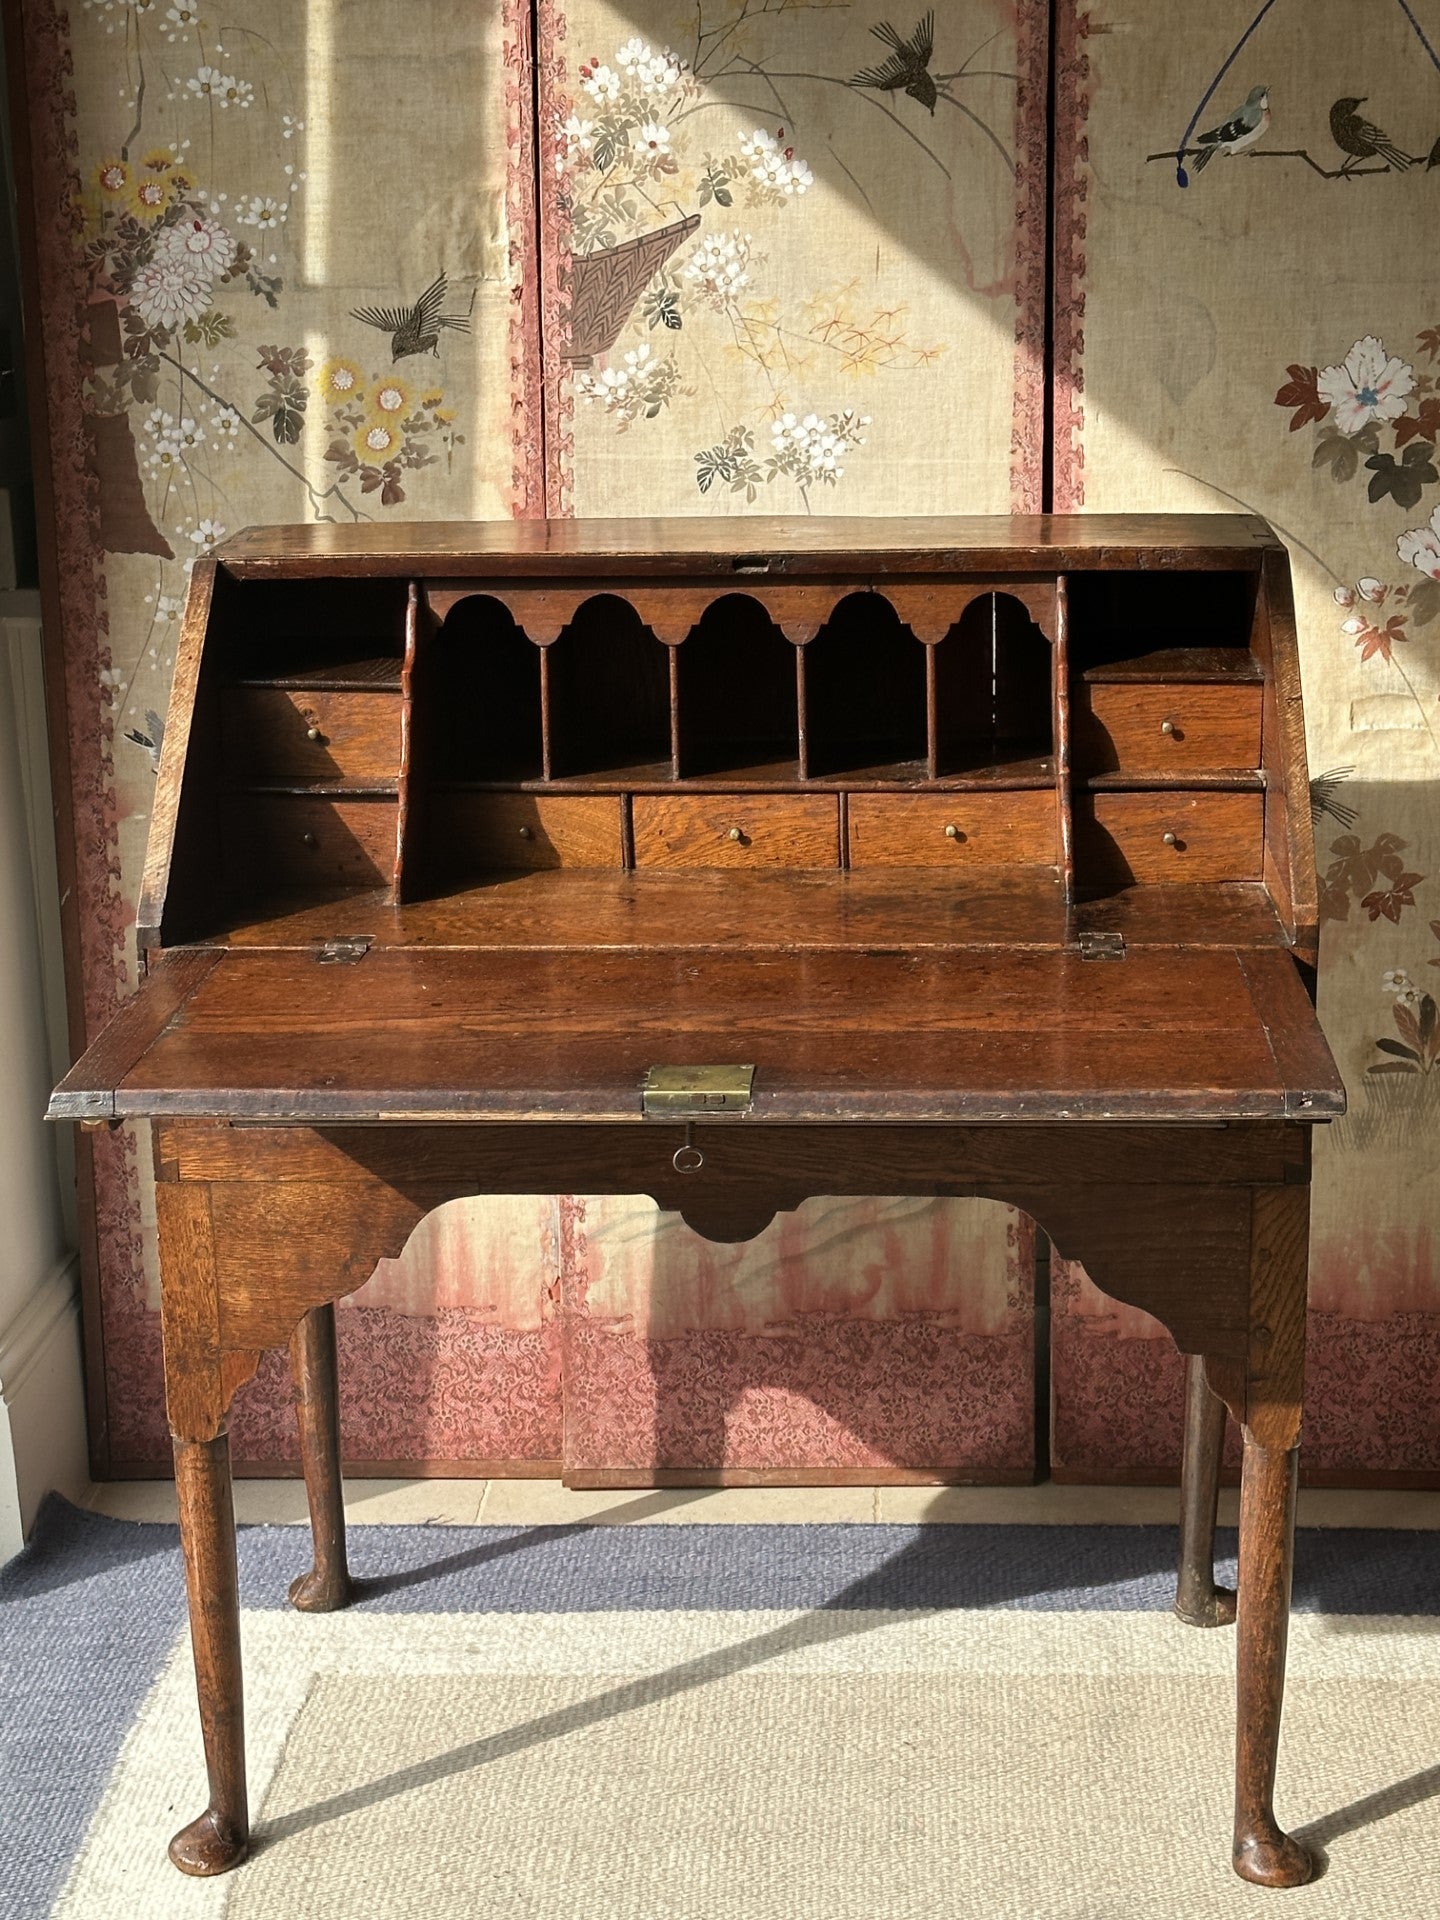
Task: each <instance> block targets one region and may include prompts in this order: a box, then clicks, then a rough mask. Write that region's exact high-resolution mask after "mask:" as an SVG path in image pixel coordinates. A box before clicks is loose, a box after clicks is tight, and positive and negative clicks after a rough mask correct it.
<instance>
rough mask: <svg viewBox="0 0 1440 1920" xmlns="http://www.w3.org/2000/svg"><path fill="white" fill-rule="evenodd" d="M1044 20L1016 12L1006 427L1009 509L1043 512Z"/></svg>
mask: <svg viewBox="0 0 1440 1920" xmlns="http://www.w3.org/2000/svg"><path fill="white" fill-rule="evenodd" d="M1049 60H1050V20H1049V14H1048V11H1047V9H1045V8H1044V7H1041V6H1038V5H1036V4H1034V0H1019V5H1018V6H1017V7H1016V10H1015V70H1016V72H1017V73H1018V74H1019V76H1020V80H1019V85H1018V87H1017V88H1016V94H1015V145H1016V155H1015V162H1016V164H1015V393H1014V398H1013V401H1012V414H1011V428H1010V510H1011V512H1012V513H1039V512H1040V511H1041V509H1042V508H1043V507H1044V504H1045V501H1044V433H1045V298H1046V273H1045V195H1046V189H1047V187H1048V184H1049V182H1048V179H1047V168H1048V162H1049V137H1048V135H1049V130H1048V128H1047V127H1046V124H1045V112H1046V95H1047V89H1048V82H1049Z"/></svg>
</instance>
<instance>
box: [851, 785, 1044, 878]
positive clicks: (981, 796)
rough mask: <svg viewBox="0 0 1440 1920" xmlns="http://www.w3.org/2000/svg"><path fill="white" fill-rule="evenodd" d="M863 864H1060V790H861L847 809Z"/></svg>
mask: <svg viewBox="0 0 1440 1920" xmlns="http://www.w3.org/2000/svg"><path fill="white" fill-rule="evenodd" d="M847 811H848V814H849V822H850V833H849V854H850V865H851V867H852V868H855V867H941V866H943V867H948V868H950V869H951V871H954V870H956V869H969V868H971V867H1026V866H1040V867H1055V866H1056V865H1057V862H1058V857H1059V846H1058V840H1059V834H1058V828H1057V824H1056V819H1055V796H1054V793H1053V792H1049V793H1047V792H1041V791H1031V792H1024V793H955V794H933V793H924V794H919V793H917V794H903V795H902V794H868V793H854V794H851V796H850V804H849V807H848V809H847Z"/></svg>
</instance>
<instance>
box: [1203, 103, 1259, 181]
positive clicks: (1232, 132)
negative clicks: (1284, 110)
mask: <svg viewBox="0 0 1440 1920" xmlns="http://www.w3.org/2000/svg"><path fill="white" fill-rule="evenodd" d="M1269 128H1270V89H1269V88H1268V87H1252V88H1251V89H1250V91H1249V93H1248V94H1247V95H1246V97H1245V104H1244V106H1243V107H1241V109H1240V111H1239V112H1238V113H1233V114H1231V116H1230V118H1229V119H1228V120H1222V121H1221V123H1220V125H1219V126H1218V127H1212V128H1211V129H1210V131H1209V133H1199V134H1197V135H1196V136H1195V145H1196V147H1197V148H1198V152H1197V153H1196V155H1195V171H1196V173H1202V172H1203V171H1204V169H1205V168H1206V167H1208V166H1209V164H1210V162H1211V161H1212V160H1213V159H1214V158H1215V156H1216V154H1217V153H1244V151H1245V149H1246V148H1247V147H1253V146H1254V145H1255V142H1256V141H1257V140H1261V139H1263V138H1264V136H1265V134H1266V133H1267V132H1268V131H1269Z"/></svg>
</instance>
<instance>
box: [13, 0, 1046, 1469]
mask: <svg viewBox="0 0 1440 1920" xmlns="http://www.w3.org/2000/svg"><path fill="white" fill-rule="evenodd" d="M917 11H918V10H917ZM15 13H16V19H15V25H14V30H13V34H12V45H13V51H12V65H14V67H15V68H16V72H15V81H16V86H17V93H18V95H19V96H20V97H22V98H26V99H28V102H29V110H28V129H27V135H26V141H25V144H24V152H23V154H22V158H23V159H24V160H25V161H26V162H28V165H29V167H30V170H31V172H32V175H33V178H32V180H31V182H30V183H29V186H30V191H29V193H28V195H27V206H28V210H29V211H30V212H31V215H32V220H33V229H34V245H35V255H36V259H37V262H38V269H39V273H38V279H39V285H38V288H37V293H38V300H39V308H40V311H41V312H42V314H43V315H44V322H45V324H44V328H43V340H42V341H41V342H39V351H40V358H41V360H42V365H41V366H40V367H39V368H38V369H37V374H38V375H39V377H40V378H41V381H42V384H43V389H44V394H45V398H46V401H47V404H48V409H49V428H48V437H49V442H50V454H51V466H52V471H53V484H54V491H55V508H56V522H57V528H58V533H59V556H60V560H59V573H58V579H57V581H56V582H55V583H54V586H55V592H56V595H57V596H58V598H57V604H58V606H59V608H60V611H61V616H62V617H61V621H60V630H59V632H58V633H57V634H55V636H54V640H55V649H56V658H57V662H58V663H59V666H60V669H61V675H62V677H63V693H64V718H63V723H62V724H61V726H60V729H59V731H60V732H61V734H62V736H63V738H64V741H65V743H66V745H67V746H68V750H69V754H70V768H69V777H70V784H71V790H72V795H73V825H74V843H75V885H74V889H73V892H72V895H71V912H72V922H73V930H74V935H75V942H76V945H77V950H78V952H79V954H80V957H81V962H82V965H81V967H80V971H79V974H78V976H77V978H79V979H80V980H81V981H82V982H83V1007H81V1008H79V1009H77V1012H78V1014H79V1018H78V1020H77V1034H78V1033H79V1032H80V1031H83V1030H86V1029H88V1030H91V1031H93V1030H94V1028H95V1027H96V1026H98V1024H99V1023H100V1022H101V1021H102V1020H103V1019H104V1017H105V1016H106V1014H107V1013H108V1011H109V1010H110V1008H111V1007H112V1006H113V1004H114V1003H115V1000H116V999H117V998H118V997H119V996H121V995H123V994H124V993H125V992H126V991H128V990H129V988H130V987H131V986H132V985H133V981H134V958H133V941H132V937H131V933H130V928H131V922H132V918H133V901H134V898H135V892H136V887H137V883H138V878H139V870H140V861H141V855H142V851H143V844H144V839H145V832H146V827H147V824H148V822H147V815H148V811H149V796H150V792H151V787H152V782H153V769H154V764H155V757H156V753H157V750H158V745H159V738H160V731H161V728H162V725H163V714H164V708H165V692H166V686H167V682H168V677H169V673H170V667H171V659H172V654H173V646H174V636H175V628H176V620H177V616H178V612H179V607H180V601H181V597H182V594H183V591H184V584H185V577H186V562H187V561H188V560H189V559H191V558H193V557H194V556H195V555H197V554H199V553H203V552H205V551H207V550H208V549H209V548H210V547H211V546H213V545H214V543H215V542H216V541H217V540H219V539H220V538H222V537H223V530H224V529H226V528H235V527H238V526H241V525H244V524H246V523H247V522H253V521H275V520H285V519H296V518H298V519H304V518H312V517H322V516H323V517H343V518H346V519H359V518H362V517H372V518H377V519H383V518H404V517H415V518H434V519H443V518H454V519H464V518H468V517H476V516H486V515H506V514H515V515H527V514H534V513H538V512H541V511H546V510H548V511H549V512H550V513H552V514H563V513H572V512H573V513H587V514H594V513H600V512H611V513H616V512H627V513H637V512H645V513H653V512H663V513H678V512H691V513H717V512H737V511H740V512H743V511H745V510H746V509H747V508H749V507H751V506H752V505H753V506H755V507H763V508H764V509H765V510H769V511H780V512H801V513H803V512H807V511H815V512H818V511H825V510H839V511H852V512H853V511H872V512H894V513H902V512H918V511H926V512H933V511H942V510H946V509H955V508H962V507H963V508H971V509H990V510H1001V511H1003V510H1005V509H1006V508H1008V507H1011V506H1015V507H1022V508H1031V507H1034V506H1037V505H1038V504H1039V500H1040V482H1041V449H1042V436H1041V424H1042V417H1043V398H1044V396H1043V355H1042V347H1043V333H1044V259H1043V253H1044V202H1043V196H1044V176H1045V165H1044V138H1045V128H1044V108H1045V87H1046V81H1045V74H1046V58H1047V51H1046V35H1045V27H1044V20H1045V9H1044V8H1040V7H1031V8H1027V9H1023V10H1021V12H1020V14H1019V17H1018V24H1017V15H1016V10H1015V9H1014V8H1012V7H1009V6H1006V5H1001V4H994V3H993V0H974V4H966V5H965V6H964V7H961V8H955V9H950V8H946V9H944V10H943V12H942V14H941V17H940V18H939V19H938V20H936V21H935V22H934V23H933V25H932V23H931V22H930V19H929V16H928V15H926V16H925V17H924V18H920V19H912V18H911V17H910V15H909V14H906V15H905V16H903V17H899V18H892V17H891V15H890V13H889V11H888V10H887V9H886V8H885V7H884V6H879V5H873V4H869V3H868V0H866V3H865V4H856V5H847V6H842V5H838V4H837V5H830V4H826V3H825V0H809V3H808V4H806V5H803V6H801V5H798V4H794V5H792V4H790V3H789V0H778V4H777V0H718V3H710V0H707V3H706V4H702V5H700V6H699V7H696V6H685V7H674V6H671V7H668V8H658V7H655V6H651V5H648V4H647V5H643V6H642V5H638V4H637V5H635V6H630V7H626V6H618V7H601V6H598V5H589V4H582V5H580V6H578V7H567V8H564V9H560V8H557V7H553V6H551V5H550V4H548V0H541V4H539V5H538V7H536V8H534V9H532V7H531V6H530V5H529V4H523V5H522V4H514V3H508V4H505V5H503V6H494V7H473V8H468V9H460V10H457V9H455V8H454V7H445V8H442V7H440V6H438V5H436V4H434V0H422V3H412V4H411V5H409V6H407V7H405V8H404V9H400V8H380V7H358V6H355V5H349V6H345V5H341V4H340V0H305V3H304V4H282V3H281V0H268V3H267V0H241V4H239V5H237V6H236V7H234V8H230V9H227V10H226V12H225V15H224V20H223V23H222V20H221V16H218V15H216V16H214V17H213V18H212V17H211V12H210V10H204V9H196V8H189V7H169V6H167V5H163V4H161V3H160V0H154V3H153V4H144V0H93V3H92V4H90V5H85V6H80V7H76V8H75V9H73V10H72V12H71V14H70V15H69V17H68V19H67V18H66V17H65V16H62V15H61V14H59V13H58V12H57V11H56V10H54V8H53V7H52V6H51V5H50V4H49V0H26V3H25V5H24V6H23V7H21V8H18V9H16V10H15ZM532 13H533V14H534V15H535V16H536V20H535V23H534V24H535V26H536V28H537V29H538V30H537V31H536V35H535V37H536V44H538V45H539V47H540V48H541V50H542V61H541V66H540V70H539V73H538V76H537V74H536V71H535V68H534V65H533V63H532V60H531V57H530V47H531V42H532ZM537 81H538V84H537ZM442 275H443V276H444V281H443V285H442V284H441V283H440V282H441V276H442ZM542 321H543V328H542ZM542 332H543V343H542ZM542 344H543V351H542ZM542 380H543V383H544V389H545V394H544V407H543V414H542V409H541V406H540V398H539V397H540V386H541V383H542ZM92 1146H93V1158H94V1166H95V1210H94V1219H93V1235H94V1237H93V1242H92V1245H91V1246H90V1247H89V1249H88V1250H87V1271H88V1281H89V1291H90V1299H89V1303H88V1306H89V1311H88V1315H87V1321H88V1327H89V1330H90V1339H91V1349H90V1359H91V1389H92V1401H93V1409H94V1414H95V1442H96V1454H97V1460H98V1462H99V1463H100V1464H101V1465H102V1466H104V1467H108V1468H109V1469H111V1470H126V1469H132V1470H135V1469H138V1470H144V1469H146V1468H154V1467H159V1466H161V1465H162V1464H163V1462H164V1460H165V1459H166V1456H167V1451H168V1449H167V1445H166V1437H165V1421H164V1413H163V1408H162V1406H161V1403H160V1393H159V1370H158V1341H159V1334H158V1319H157V1316H156V1311H155V1307H156V1298H155V1275H154V1262H153V1252H152V1251H151V1249H150V1235H149V1227H148V1209H149V1197H148V1180H147V1177H146V1175H145V1173H144V1171H143V1168H144V1161H145V1154H146V1151H147V1149H146V1147H145V1145H144V1144H143V1143H142V1144H141V1146H140V1148H139V1150H138V1153H137V1151H136V1149H135V1148H134V1147H133V1145H131V1144H130V1143H128V1142H127V1141H126V1140H125V1139H124V1138H123V1137H122V1136H119V1135H116V1136H103V1137H100V1138H99V1139H97V1140H95V1141H94V1142H93V1143H92ZM1030 1249H1031V1237H1030V1233H1029V1229H1028V1225H1027V1224H1026V1223H1023V1222H1021V1221H1018V1220H1017V1219H1016V1218H1015V1216H1013V1215H1010V1214H1007V1213H1005V1212H1003V1211H1001V1210H999V1209H985V1208H980V1207H968V1208H959V1207H953V1206H952V1207H939V1208H916V1207H914V1206H912V1205H909V1204H906V1205H899V1204H895V1205H891V1206H883V1205H882V1206H878V1207H877V1206H870V1207H859V1206H854V1205H848V1206H836V1207H830V1208H825V1207H819V1208H815V1207H812V1208H808V1209H806V1210H805V1211H804V1212H803V1213H802V1214H801V1215H800V1216H797V1217H796V1218H795V1219H794V1220H790V1221H782V1222H780V1223H779V1224H778V1225H777V1226H776V1227H774V1228H772V1229H771V1230H770V1232H769V1233H768V1234H767V1235H766V1236H764V1237H763V1238H762V1239H761V1240H760V1241H758V1242H756V1243H755V1244H754V1245H753V1246H752V1247H750V1248H745V1249H712V1248H709V1247H707V1246H706V1245H705V1244H704V1243H701V1242H698V1241H695V1240H694V1239H693V1237H692V1236H690V1235H689V1234H688V1233H686V1232H684V1231H683V1230H681V1229H679V1228H678V1227H677V1226H676V1225H675V1223H673V1222H669V1223H664V1224H663V1225H662V1224H659V1223H657V1222H656V1221H655V1220H654V1218H653V1215H652V1216H651V1217H645V1214H644V1212H643V1210H642V1211H641V1212H640V1213H638V1214H637V1212H636V1210H635V1209H634V1208H630V1209H626V1208H623V1207H622V1208H613V1207H612V1208H609V1209H600V1208H597V1207H596V1206H595V1205H593V1204H592V1205H589V1206H587V1205H586V1204H585V1203H584V1202H583V1201H574V1202H565V1203H562V1204H561V1205H560V1206H559V1207H551V1206H549V1205H543V1204H540V1203H537V1202H535V1201H532V1200H526V1201H514V1202H509V1203H503V1202H497V1203H491V1204H488V1205H484V1206H482V1205H480V1204H479V1203H473V1204H466V1205H462V1206H458V1207H455V1208H451V1209H447V1210H445V1211H443V1212H442V1213H440V1214H438V1215H436V1216H434V1217H432V1219H430V1220H429V1221H427V1222H426V1223H425V1225H424V1227H423V1228H422V1229H421V1231H420V1232H419V1233H418V1234H417V1236H416V1239H415V1240H414V1241H413V1242H412V1244H411V1246H410V1247H409V1248H408V1249H407V1250H406V1253H405V1255H404V1256H403V1258H402V1259H401V1260H399V1261H397V1262H394V1263H390V1264H389V1265H387V1267H386V1268H384V1269H382V1271H381V1272H379V1273H378V1274H377V1275H376V1276H375V1278H374V1279H373V1280H372V1281H371V1282H370V1283H369V1284H368V1285H367V1286H366V1287H365V1288H364V1289H362V1290H361V1292H360V1293H359V1294H358V1295H357V1296H355V1298H354V1299H353V1300H352V1301H351V1302H350V1303H349V1304H348V1305H347V1306H346V1307H345V1308H344V1309H343V1310H342V1312H341V1315H340V1323H341V1339H342V1362H343V1371H344V1377H345V1397H344V1422H345V1445H346V1451H347V1455H348V1456H349V1458H350V1459H351V1461H352V1462H369V1463H372V1464H381V1465H383V1464H396V1465H398V1464H406V1465H412V1464H416V1463H421V1462H427V1461H428V1462H433V1463H444V1462H455V1461H463V1462H465V1463H468V1464H469V1465H471V1466H479V1467H482V1468H483V1467H485V1466H487V1465H497V1466H500V1467H502V1468H504V1469H508V1470H515V1469H521V1470H523V1469H524V1468H525V1467H526V1466H529V1467H530V1468H532V1469H536V1468H542V1467H544V1466H545V1465H547V1464H551V1463H553V1462H554V1461H556V1460H557V1459H558V1458H559V1457H560V1456H561V1452H562V1446H561V1428H562V1414H563V1417H564V1419H565V1421H566V1422H567V1424H568V1427H569V1432H570V1436H571V1441H570V1445H569V1446H568V1448H567V1450H566V1453H567V1461H568V1463H569V1464H570V1465H571V1466H572V1467H573V1468H574V1469H575V1471H576V1472H577V1473H578V1474H581V1475H583V1474H584V1473H585V1472H586V1471H587V1470H590V1471H592V1472H596V1473H600V1474H602V1475H603V1474H604V1473H606V1472H616V1473H618V1474H620V1475H621V1476H622V1477H623V1476H624V1475H626V1474H627V1473H628V1474H632V1475H633V1474H638V1475H639V1476H640V1477H644V1475H645V1473H646V1472H647V1471H648V1470H649V1469H650V1468H652V1467H653V1466H654V1465H655V1464H656V1463H657V1462H658V1463H659V1464H661V1465H669V1466H671V1467H685V1466H689V1465H693V1464H699V1465H701V1466H704V1467H708V1468H716V1467H719V1466H723V1467H725V1468H726V1469H727V1470H730V1469H733V1470H734V1471H735V1472H736V1473H737V1474H739V1475H741V1476H742V1477H743V1476H746V1475H752V1474H757V1473H758V1474H761V1475H764V1474H768V1473H776V1472H787V1473H788V1472H791V1471H795V1470H800V1471H802V1472H810V1473H817V1474H822V1475H831V1476H839V1477H845V1476H850V1477H854V1478H859V1479H866V1478H871V1477H876V1476H881V1477H883V1476H884V1475H885V1474H886V1473H890V1472H893V1473H897V1474H900V1475H902V1476H903V1475H904V1474H905V1473H906V1472H908V1471H914V1470H917V1469H918V1468H920V1467H922V1466H934V1465H935V1464H937V1463H938V1464H940V1465H941V1466H943V1467H945V1468H947V1469H948V1470H950V1471H951V1472H954V1473H957V1474H963V1473H966V1472H973V1473H976V1474H980V1475H983V1476H986V1477H990V1476H1000V1475H1005V1474H1010V1475H1015V1474H1022V1473H1024V1472H1026V1471H1027V1470H1028V1468H1029V1466H1030V1462H1031V1459H1032V1438H1031V1417H1030V1416H1031V1398H1032V1389H1031V1384H1030V1382H1031V1344H1032V1340H1031V1287H1030V1267H1031V1252H1030ZM962 1277H963V1278H964V1279H965V1280H966V1282H967V1283H968V1284H967V1286H966V1287H965V1288H963V1289H962V1286H961V1280H962ZM800 1328H804V1329H805V1332H806V1338H805V1340H804V1341H797V1340H796V1339H795V1338H793V1335H794V1333H795V1331H796V1330H797V1329H800ZM562 1346H563V1352H564V1363H565V1369H566V1372H567V1374H568V1376H569V1387H570V1391H569V1394H568V1397H567V1399H566V1402H565V1405H564V1407H563V1409H562V1397H561V1384H560V1383H561V1370H562V1369H561V1359H562ZM675 1381H687V1382H689V1383H691V1384H694V1383H696V1382H699V1381H703V1382H704V1383H706V1384H707V1385H708V1387H709V1389H710V1390H711V1393H710V1400H709V1402H707V1404H706V1407H705V1408H704V1409H703V1410H697V1414H696V1417H695V1419H694V1421H692V1422H691V1424H690V1425H688V1426H686V1425H684V1424H683V1423H682V1424H681V1425H680V1426H679V1427H678V1428H677V1427H676V1426H675V1424H674V1422H673V1421H672V1420H671V1419H670V1418H669V1416H668V1415H667V1414H666V1413H665V1411H664V1409H665V1408H666V1406H667V1405H668V1404H669V1403H670V1396H669V1393H668V1389H667V1387H666V1382H675ZM967 1389H968V1391H967ZM691 1397H692V1396H691V1395H690V1394H689V1393H687V1395H686V1398H687V1399H690V1398H691ZM617 1408H620V1409H623V1410H624V1411H623V1412H622V1413H619V1414H617V1411H616V1410H617ZM647 1409H648V1411H647ZM697 1409H698V1399H697ZM234 1429H235V1441H236V1447H237V1452H238V1454H239V1455H240V1456H241V1457H242V1458H245V1459H248V1460H249V1461H251V1462H252V1463H256V1462H262V1463H263V1462H265V1461H267V1460H268V1461H274V1460H276V1459H278V1458H281V1457H284V1456H286V1455H288V1454H291V1453H292V1452H293V1444H294V1443H293V1427H292V1424H291V1421H290V1416H289V1413H288V1408H287V1403H286V1382H285V1377H284V1370H283V1367H281V1366H280V1365H279V1364H277V1363H275V1362H271V1363H267V1365H266V1366H265V1368H264V1369H263V1370H262V1373H261V1375H260V1377H259V1378H258V1380H257V1381H256V1382H255V1383H254V1385H253V1387H251V1388H250V1389H247V1390H246V1392H245V1393H244V1394H243V1395H242V1396H241V1400H240V1402H239V1403H238V1404H237V1412H236V1418H235V1423H234Z"/></svg>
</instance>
